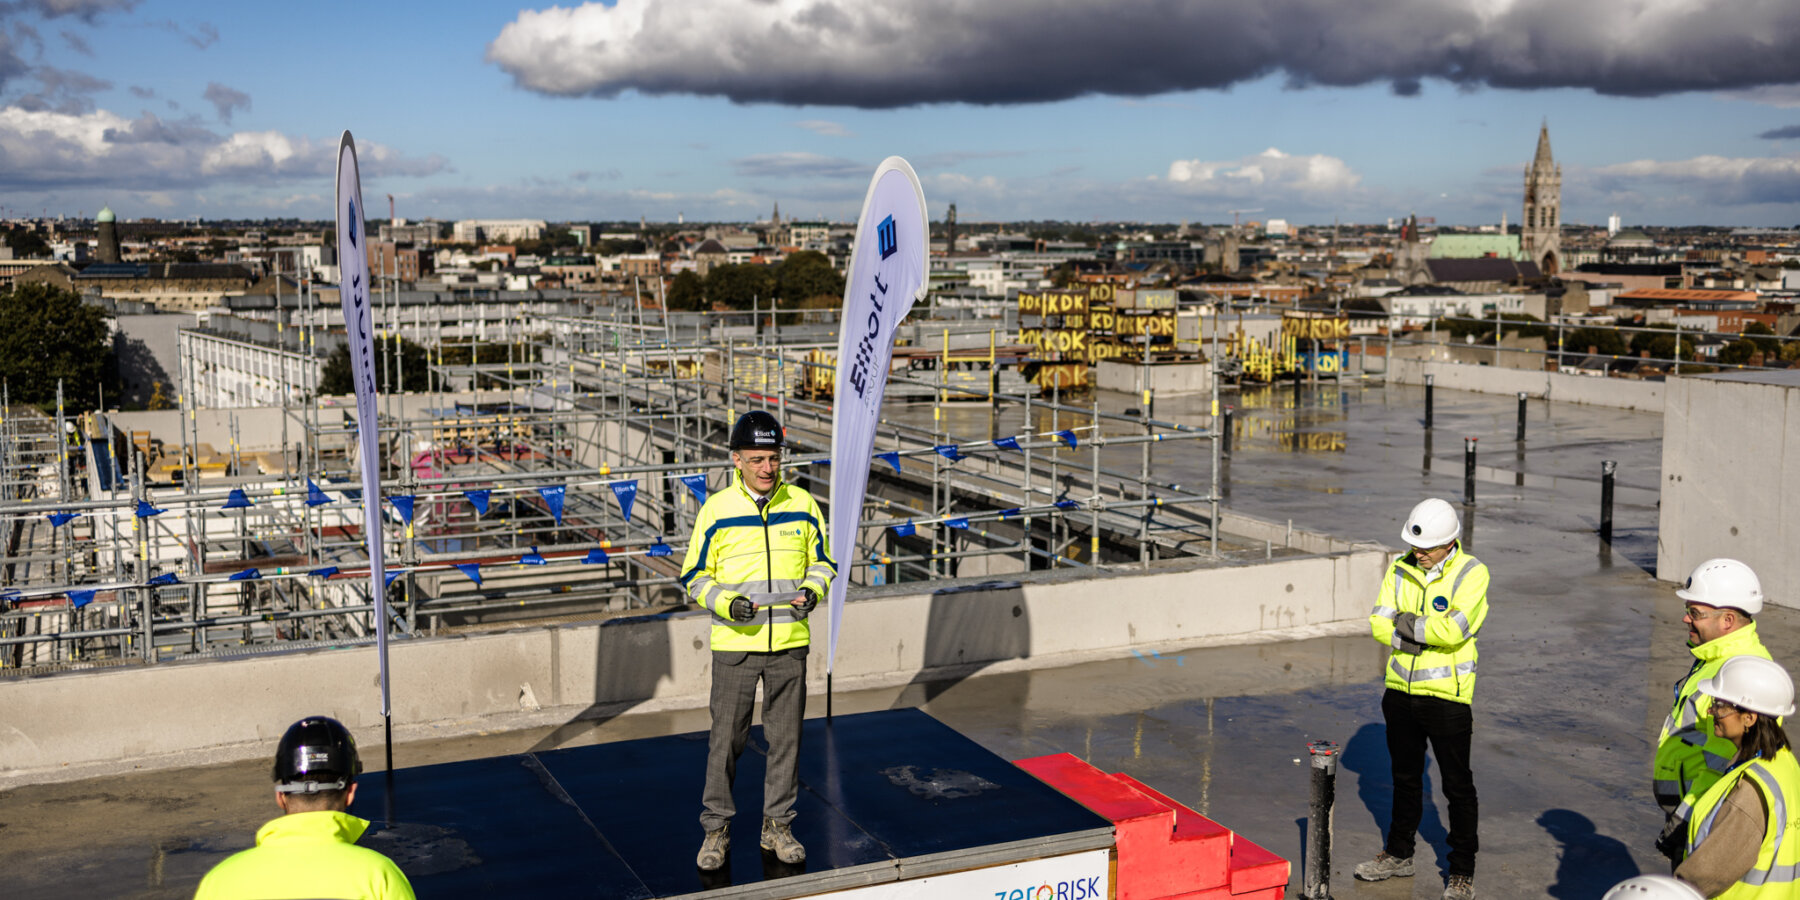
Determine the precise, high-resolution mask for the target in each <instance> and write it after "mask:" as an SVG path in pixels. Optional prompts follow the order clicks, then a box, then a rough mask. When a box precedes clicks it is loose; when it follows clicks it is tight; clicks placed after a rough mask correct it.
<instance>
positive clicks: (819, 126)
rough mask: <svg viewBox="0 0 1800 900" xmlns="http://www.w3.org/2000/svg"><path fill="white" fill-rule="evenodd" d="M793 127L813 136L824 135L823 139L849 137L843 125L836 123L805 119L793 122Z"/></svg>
mask: <svg viewBox="0 0 1800 900" xmlns="http://www.w3.org/2000/svg"><path fill="white" fill-rule="evenodd" d="M794 127H796V128H804V129H806V130H807V131H810V132H812V133H813V134H818V135H824V136H825V137H850V136H851V134H850V131H849V129H846V128H845V127H844V126H843V125H841V124H839V123H837V122H827V121H825V120H824V119H806V120H805V121H801V122H795V123H794Z"/></svg>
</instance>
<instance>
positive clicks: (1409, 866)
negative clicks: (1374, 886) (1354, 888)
mask: <svg viewBox="0 0 1800 900" xmlns="http://www.w3.org/2000/svg"><path fill="white" fill-rule="evenodd" d="M1412 873H1413V861H1412V858H1411V857H1408V858H1406V859H1401V858H1400V857H1398V856H1390V855H1388V852H1387V851H1386V850H1383V851H1381V852H1380V853H1377V854H1375V858H1374V859H1371V860H1369V861H1368V862H1362V863H1357V864H1356V870H1355V871H1354V872H1352V873H1351V874H1352V875H1354V876H1355V877H1356V880H1357V881H1386V880H1388V879H1389V878H1411V877H1412Z"/></svg>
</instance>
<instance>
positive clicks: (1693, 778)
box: [1650, 622, 1769, 819]
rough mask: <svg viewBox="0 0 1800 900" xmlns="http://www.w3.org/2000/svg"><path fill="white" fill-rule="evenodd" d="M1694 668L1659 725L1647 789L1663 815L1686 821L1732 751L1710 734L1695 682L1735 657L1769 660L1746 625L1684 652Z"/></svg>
mask: <svg viewBox="0 0 1800 900" xmlns="http://www.w3.org/2000/svg"><path fill="white" fill-rule="evenodd" d="M1688 649H1689V652H1691V653H1693V654H1694V665H1693V666H1692V667H1691V668H1689V669H1688V673H1687V675H1685V676H1683V677H1682V679H1681V680H1680V681H1677V682H1675V706H1674V707H1673V708H1672V709H1670V710H1669V715H1668V717H1667V718H1665V719H1664V720H1663V726H1662V732H1661V733H1660V734H1658V735H1657V738H1656V758H1655V760H1654V761H1653V762H1652V763H1651V775H1650V777H1651V788H1652V790H1653V791H1654V793H1655V794H1656V802H1657V803H1658V804H1659V805H1661V806H1662V808H1663V811H1664V812H1670V811H1673V813H1674V815H1675V816H1676V817H1677V818H1681V819H1686V818H1689V817H1690V815H1691V813H1692V810H1693V805H1694V801H1695V800H1697V799H1699V797H1700V795H1701V794H1704V793H1706V789H1707V788H1710V787H1712V786H1713V782H1716V781H1718V780H1719V777H1720V776H1722V775H1724V774H1725V771H1726V770H1727V769H1729V768H1731V758H1732V757H1733V756H1736V755H1737V748H1735V747H1733V746H1732V745H1731V742H1730V741H1728V740H1726V739H1724V738H1722V737H1719V736H1718V735H1715V734H1713V718H1712V698H1711V697H1708V696H1706V695H1705V694H1702V693H1700V692H1699V690H1698V688H1699V687H1700V682H1702V681H1705V680H1706V679H1708V678H1711V677H1713V676H1714V675H1716V674H1718V671H1719V667H1720V666H1723V665H1725V661H1726V660H1728V659H1730V658H1732V657H1734V656H1760V657H1762V658H1763V659H1768V658H1769V651H1768V649H1767V648H1765V647H1763V644H1762V638H1760V637H1758V636H1757V634H1756V623H1755V622H1751V623H1749V624H1747V625H1745V626H1744V627H1742V628H1739V629H1737V630H1736V631H1733V632H1732V633H1730V634H1727V635H1724V636H1722V637H1719V638H1717V639H1715V640H1710V641H1707V642H1706V643H1704V644H1701V645H1700V646H1698V647H1690V648H1688Z"/></svg>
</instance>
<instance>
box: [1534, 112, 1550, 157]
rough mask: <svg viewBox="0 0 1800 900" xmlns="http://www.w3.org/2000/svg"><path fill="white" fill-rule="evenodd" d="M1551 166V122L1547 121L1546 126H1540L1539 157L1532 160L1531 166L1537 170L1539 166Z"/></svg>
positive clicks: (1545, 121)
mask: <svg viewBox="0 0 1800 900" xmlns="http://www.w3.org/2000/svg"><path fill="white" fill-rule="evenodd" d="M1549 164H1550V120H1548V119H1545V120H1544V124H1542V125H1539V126H1538V146H1537V156H1536V157H1535V158H1534V159H1532V161H1531V165H1532V166H1533V167H1534V168H1535V167H1537V166H1544V165H1549Z"/></svg>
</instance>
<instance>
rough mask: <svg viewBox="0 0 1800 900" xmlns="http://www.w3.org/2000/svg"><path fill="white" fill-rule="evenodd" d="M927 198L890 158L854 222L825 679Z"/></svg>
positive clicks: (838, 410) (834, 437)
mask: <svg viewBox="0 0 1800 900" xmlns="http://www.w3.org/2000/svg"><path fill="white" fill-rule="evenodd" d="M930 251H931V246H930V226H929V220H928V219H927V217H926V213H925V192H924V190H923V189H921V188H920V187H919V176H918V175H916V174H914V173H913V170H912V166H910V165H907V162H906V160H904V159H901V158H900V157H898V156H890V157H888V158H887V159H885V160H883V161H882V163H881V165H880V166H878V167H876V169H875V177H874V178H872V179H870V181H869V193H868V195H867V196H866V197H865V198H864V199H863V209H862V216H861V217H860V218H858V219H857V225H856V243H855V245H854V248H853V249H852V250H851V253H850V273H849V276H848V277H847V278H845V280H844V309H843V314H842V317H841V318H840V319H839V323H840V324H839V326H838V354H837V362H838V365H837V379H838V382H837V393H836V398H835V400H834V401H833V409H832V425H831V459H832V460H834V464H833V465H832V467H831V548H830V549H831V552H832V554H833V555H834V556H835V558H836V559H837V560H838V561H839V562H838V574H837V577H836V578H834V579H832V582H831V599H830V604H829V607H828V608H829V610H830V619H831V638H830V648H829V653H828V655H827V656H826V669H827V670H828V671H829V670H830V669H831V667H832V663H833V661H835V659H836V658H837V644H838V627H839V625H840V623H841V622H842V620H843V615H842V614H843V610H844V591H845V588H846V587H847V586H848V584H849V581H848V579H849V577H850V573H851V572H852V571H854V570H855V568H856V566H855V565H854V563H852V562H851V560H853V559H855V558H856V532H857V526H858V525H859V523H860V520H861V517H862V501H863V492H864V490H865V489H867V488H868V486H869V465H870V456H869V454H870V453H872V452H874V449H875V427H876V425H877V424H879V422H880V419H881V397H882V395H883V394H884V393H886V391H887V381H888V366H889V364H890V363H891V362H892V360H893V356H894V329H895V328H896V327H898V326H899V324H900V321H901V320H902V319H905V318H906V314H907V313H908V312H910V311H911V310H912V306H913V303H914V302H916V301H917V300H918V299H919V298H921V297H923V296H924V295H925V287H926V270H927V267H928V265H929V262H930Z"/></svg>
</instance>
